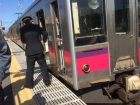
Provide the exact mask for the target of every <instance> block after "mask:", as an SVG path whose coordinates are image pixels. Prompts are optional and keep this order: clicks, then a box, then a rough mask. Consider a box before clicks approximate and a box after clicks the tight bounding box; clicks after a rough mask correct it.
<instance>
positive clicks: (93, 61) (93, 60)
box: [76, 53, 109, 74]
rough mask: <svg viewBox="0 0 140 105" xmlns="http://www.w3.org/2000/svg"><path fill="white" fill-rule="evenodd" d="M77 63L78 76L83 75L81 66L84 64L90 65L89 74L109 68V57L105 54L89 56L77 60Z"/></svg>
mask: <svg viewBox="0 0 140 105" xmlns="http://www.w3.org/2000/svg"><path fill="white" fill-rule="evenodd" d="M76 61H77V70H78V74H84V72H83V71H82V66H83V65H84V64H89V65H90V72H93V71H98V70H103V69H108V68H109V56H108V53H107V54H102V55H97V56H90V57H85V58H79V59H77V60H76Z"/></svg>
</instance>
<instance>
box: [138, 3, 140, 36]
mask: <svg viewBox="0 0 140 105" xmlns="http://www.w3.org/2000/svg"><path fill="white" fill-rule="evenodd" d="M138 22H139V23H138V24H139V37H140V0H138Z"/></svg>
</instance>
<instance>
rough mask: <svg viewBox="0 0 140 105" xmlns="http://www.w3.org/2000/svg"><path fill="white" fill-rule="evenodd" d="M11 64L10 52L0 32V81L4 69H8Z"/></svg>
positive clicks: (0, 80)
mask: <svg viewBox="0 0 140 105" xmlns="http://www.w3.org/2000/svg"><path fill="white" fill-rule="evenodd" d="M10 65H11V52H10V49H9V47H8V45H7V43H6V41H5V39H4V37H3V35H2V34H1V32H0V83H1V82H2V78H3V77H4V74H5V73H4V72H5V70H7V69H9V67H10Z"/></svg>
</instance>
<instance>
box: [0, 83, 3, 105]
mask: <svg viewBox="0 0 140 105" xmlns="http://www.w3.org/2000/svg"><path fill="white" fill-rule="evenodd" d="M0 105H4V90H3V88H2V86H0Z"/></svg>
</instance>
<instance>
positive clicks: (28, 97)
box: [9, 46, 37, 105]
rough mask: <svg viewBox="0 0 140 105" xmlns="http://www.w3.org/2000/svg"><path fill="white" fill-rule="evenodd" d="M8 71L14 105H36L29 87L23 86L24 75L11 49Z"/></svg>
mask: <svg viewBox="0 0 140 105" xmlns="http://www.w3.org/2000/svg"><path fill="white" fill-rule="evenodd" d="M9 47H10V46H9ZM10 50H11V48H10ZM9 72H10V78H11V85H12V90H13V97H14V102H15V105H37V104H36V101H35V99H34V97H33V94H32V92H31V89H28V88H24V84H25V76H24V75H23V73H22V71H21V68H20V66H19V64H18V62H17V60H16V58H15V56H14V54H13V52H12V50H11V67H10V69H9Z"/></svg>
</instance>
